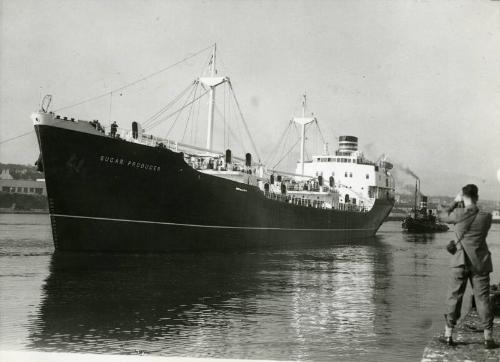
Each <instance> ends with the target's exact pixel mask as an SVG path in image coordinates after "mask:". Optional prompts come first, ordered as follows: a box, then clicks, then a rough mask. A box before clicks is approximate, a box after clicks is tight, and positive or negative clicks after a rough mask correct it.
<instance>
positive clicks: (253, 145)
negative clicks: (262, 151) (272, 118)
mask: <svg viewBox="0 0 500 362" xmlns="http://www.w3.org/2000/svg"><path fill="white" fill-rule="evenodd" d="M228 83H229V88H230V89H231V93H232V95H233V98H234V102H235V103H236V107H237V108H238V112H239V114H240V118H241V121H242V122H243V126H245V131H246V133H247V135H248V138H250V142H251V143H252V147H253V150H254V151H255V155H256V156H257V159H258V160H259V162H260V155H259V151H258V150H257V147H256V146H255V142H254V141H253V138H252V135H251V134H250V131H249V129H248V126H247V123H246V121H245V118H244V117H243V113H242V112H241V108H240V104H239V102H238V99H237V98H236V94H235V92H234V88H233V84H232V83H231V81H229V80H228Z"/></svg>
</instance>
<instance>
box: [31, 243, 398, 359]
mask: <svg viewBox="0 0 500 362" xmlns="http://www.w3.org/2000/svg"><path fill="white" fill-rule="evenodd" d="M384 250H385V248H384V246H383V245H382V244H381V243H380V242H378V241H377V240H367V241H365V242H363V244H354V245H352V244H351V245H349V246H338V247H335V248H332V249H313V250H311V249H308V250H297V251H293V252H291V251H280V250H274V251H268V252H255V253H252V252H246V253H244V254H227V253H219V254H203V255H202V254H176V255H112V254H65V253H57V252H56V253H55V254H54V255H53V257H52V260H51V266H50V275H49V277H48V279H47V280H46V284H45V286H44V288H43V291H42V303H41V306H40V310H39V314H38V317H37V320H36V321H34V323H32V330H31V331H30V341H31V342H30V348H34V349H38V350H54V351H78V352H84V351H87V352H99V353H137V351H143V352H144V353H152V354H160V355H189V356H204V357H206V356H213V357H232V358H236V357H240V358H276V359H279V358H282V359H283V358H287V359H290V358H293V359H295V358H311V357H313V358H314V359H318V358H319V359H324V358H331V356H332V355H336V356H341V355H343V354H345V355H346V356H347V355H350V354H351V353H353V351H356V355H357V356H358V357H360V356H362V355H363V354H364V352H363V351H366V353H368V352H369V350H370V349H375V348H377V336H376V333H375V330H374V329H375V328H377V318H379V317H378V316H377V308H378V307H377V305H382V309H384V308H385V307H386V305H385V304H384V303H380V301H378V300H377V299H381V298H382V299H383V296H382V294H383V291H384V290H385V289H386V285H385V284H384V283H386V282H385V278H384V277H383V276H384V275H385V272H384V271H385V270H386V269H387V268H388V266H389V265H388V264H390V260H388V259H387V256H388V254H386V253H384ZM378 275H381V276H382V279H383V280H382V281H380V280H379V277H378ZM379 283H381V284H380V285H379ZM379 312H380V311H379ZM382 314H385V312H383V311H382ZM339 337H340V339H339ZM342 340H344V341H343V342H342ZM343 344H344V346H343ZM343 347H345V348H343ZM367 356H368V355H367Z"/></svg>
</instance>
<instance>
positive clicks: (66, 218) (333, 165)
mask: <svg viewBox="0 0 500 362" xmlns="http://www.w3.org/2000/svg"><path fill="white" fill-rule="evenodd" d="M212 52H213V53H212V56H211V58H210V62H209V64H208V72H209V75H208V76H207V77H200V78H197V79H196V80H195V82H193V84H194V85H195V86H201V87H202V89H204V90H205V93H204V94H207V95H208V99H209V105H208V124H207V136H206V144H205V145H203V146H200V145H189V144H185V143H181V142H179V141H176V140H171V139H166V138H161V137H158V136H155V135H153V134H151V133H148V132H147V131H146V129H145V128H146V127H145V126H143V124H140V123H138V122H131V128H130V130H126V129H120V128H118V127H117V126H116V123H114V124H112V125H111V127H108V129H107V130H106V129H105V128H104V127H102V126H101V124H100V123H99V122H98V121H96V120H91V121H86V120H80V119H75V118H69V117H67V116H64V115H61V114H58V112H57V111H51V110H50V100H51V96H46V98H45V99H44V101H43V102H42V105H41V108H40V110H39V111H38V112H36V113H34V114H33V115H32V121H33V123H34V127H35V131H36V135H37V138H38V143H39V148H40V158H39V161H38V165H39V166H40V168H43V172H44V173H45V180H46V187H47V196H48V200H49V213H50V220H51V227H52V235H53V241H54V246H55V249H56V250H64V251H113V252H170V251H182V250H190V251H198V250H200V251H201V250H217V249H245V248H255V247H257V248H264V247H272V246H284V247H289V246H299V245H313V243H314V244H315V245H317V244H324V245H329V244H332V243H341V242H349V241H350V240H353V239H358V238H366V237H370V236H373V235H374V234H375V233H376V232H377V230H378V229H379V227H380V225H381V224H382V222H383V220H384V219H385V218H386V216H387V215H388V214H389V212H390V211H391V209H392V207H393V203H394V180H393V178H392V175H391V171H390V170H391V168H392V165H391V164H390V163H389V162H388V161H386V160H385V159H381V160H378V161H376V162H372V161H369V160H368V159H366V158H365V157H364V155H363V153H362V152H361V151H360V150H358V139H357V137H354V136H340V137H339V144H338V149H337V151H335V152H333V153H330V152H328V150H327V147H325V149H324V152H323V153H322V154H319V155H312V157H311V158H310V159H307V160H306V159H305V143H306V130H307V127H309V126H310V125H311V124H315V123H317V122H318V120H317V119H316V118H315V117H312V116H311V117H308V116H306V98H305V97H304V100H303V104H302V109H303V111H302V116H300V117H295V118H293V120H292V122H293V124H294V125H298V126H299V128H300V130H301V136H300V139H299V140H300V160H299V161H298V162H297V167H296V170H294V171H293V172H290V171H286V170H277V169H274V168H271V167H268V166H266V165H265V164H263V162H261V161H260V158H259V157H255V154H257V155H258V152H257V151H254V155H252V153H251V152H246V153H245V154H243V155H240V156H239V157H238V156H236V155H234V152H232V150H231V149H226V150H222V151H220V150H215V149H214V146H213V129H214V127H213V125H214V109H215V107H216V105H215V90H216V87H218V86H220V85H221V84H224V83H227V84H228V85H229V88H230V89H232V85H231V81H230V79H229V78H227V77H221V76H219V75H218V74H217V71H216V68H215V57H216V48H215V46H214V47H213V50H212ZM200 89H201V88H200ZM192 98H193V100H197V101H199V99H197V98H196V97H194V96H193V97H192ZM198 98H201V96H200V97H198ZM234 99H235V101H236V104H237V106H238V110H239V113H240V114H242V112H241V109H239V104H238V103H237V99H236V97H235V98H234ZM245 128H246V129H247V130H248V127H247V126H246V124H245ZM252 145H253V146H255V143H254V142H252ZM254 149H256V148H255V147H254ZM255 158H257V160H255Z"/></svg>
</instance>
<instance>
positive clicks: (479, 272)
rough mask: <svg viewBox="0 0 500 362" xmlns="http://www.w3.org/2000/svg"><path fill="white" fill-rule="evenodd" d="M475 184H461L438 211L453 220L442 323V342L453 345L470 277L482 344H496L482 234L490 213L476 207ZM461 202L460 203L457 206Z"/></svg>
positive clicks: (488, 259) (488, 263)
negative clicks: (454, 194) (444, 207)
mask: <svg viewBox="0 0 500 362" xmlns="http://www.w3.org/2000/svg"><path fill="white" fill-rule="evenodd" d="M478 198H479V196H478V188H477V186H476V185H473V184H469V185H466V186H464V187H463V188H462V192H461V193H459V194H458V195H457V197H456V198H455V200H454V202H453V204H452V205H451V206H450V207H449V208H447V209H445V210H444V211H443V212H441V214H440V219H441V220H442V221H445V222H448V223H453V224H455V234H456V240H452V241H450V243H449V244H448V246H447V247H446V249H447V250H448V252H449V253H450V254H452V255H451V259H450V268H451V275H450V282H449V285H448V294H447V313H446V314H445V319H446V325H445V333H444V339H443V342H444V343H446V344H448V345H454V342H453V337H452V334H453V328H454V327H455V325H456V323H457V321H458V319H459V318H460V312H461V308H462V299H463V296H464V293H465V289H466V287H467V282H468V281H469V280H470V282H471V285H472V289H473V293H474V298H475V302H476V308H477V312H478V314H479V318H480V320H481V325H482V327H483V329H484V345H485V348H488V349H491V348H497V347H498V345H497V344H496V343H495V342H494V340H493V336H492V333H493V312H492V308H491V305H490V273H491V272H492V271H493V265H492V262H491V253H490V251H489V250H488V245H487V244H486V236H487V235H488V231H489V229H490V226H491V219H492V215H491V213H488V212H484V211H480V210H479V209H478V207H477V205H476V203H477V200H478ZM459 205H463V206H464V207H459Z"/></svg>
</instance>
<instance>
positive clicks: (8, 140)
mask: <svg viewBox="0 0 500 362" xmlns="http://www.w3.org/2000/svg"><path fill="white" fill-rule="evenodd" d="M34 132H35V131H34V130H33V131H29V132H26V133H23V134H20V135H17V136H14V137H11V138H7V139H5V140H1V141H0V145H3V144H4V143H7V142H10V141H14V140H17V139H18V138H21V137H24V136H27V135H29V134H32V133H34Z"/></svg>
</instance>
